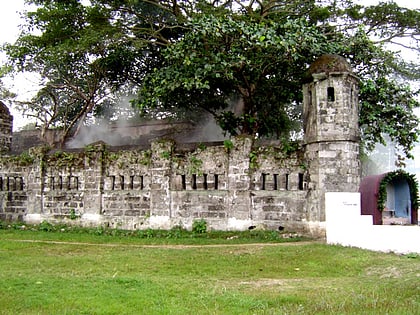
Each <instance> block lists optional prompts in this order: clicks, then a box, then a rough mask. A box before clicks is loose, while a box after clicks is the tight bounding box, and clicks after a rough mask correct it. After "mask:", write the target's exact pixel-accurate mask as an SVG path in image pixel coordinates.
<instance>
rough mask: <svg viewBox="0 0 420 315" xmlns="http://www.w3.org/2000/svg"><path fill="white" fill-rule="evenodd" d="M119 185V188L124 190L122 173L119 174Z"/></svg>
mask: <svg viewBox="0 0 420 315" xmlns="http://www.w3.org/2000/svg"><path fill="white" fill-rule="evenodd" d="M120 187H121V190H124V175H120Z"/></svg>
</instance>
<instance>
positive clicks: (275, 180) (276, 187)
mask: <svg viewBox="0 0 420 315" xmlns="http://www.w3.org/2000/svg"><path fill="white" fill-rule="evenodd" d="M278 177H279V175H278V174H273V182H274V185H273V189H274V190H278V189H279V188H278V186H277V178H278Z"/></svg>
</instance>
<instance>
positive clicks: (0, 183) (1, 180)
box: [0, 177, 3, 191]
mask: <svg viewBox="0 0 420 315" xmlns="http://www.w3.org/2000/svg"><path fill="white" fill-rule="evenodd" d="M0 191H3V177H0Z"/></svg>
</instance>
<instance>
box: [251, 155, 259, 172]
mask: <svg viewBox="0 0 420 315" xmlns="http://www.w3.org/2000/svg"><path fill="white" fill-rule="evenodd" d="M258 156H259V154H258V152H257V151H251V152H250V153H249V167H250V168H251V169H257V168H258Z"/></svg>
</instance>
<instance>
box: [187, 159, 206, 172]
mask: <svg viewBox="0 0 420 315" xmlns="http://www.w3.org/2000/svg"><path fill="white" fill-rule="evenodd" d="M202 166H203V161H202V160H200V159H199V158H197V157H196V156H195V155H191V156H190V157H189V158H188V173H189V174H197V175H201V174H202V173H203V171H202V170H201V167H202Z"/></svg>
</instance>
